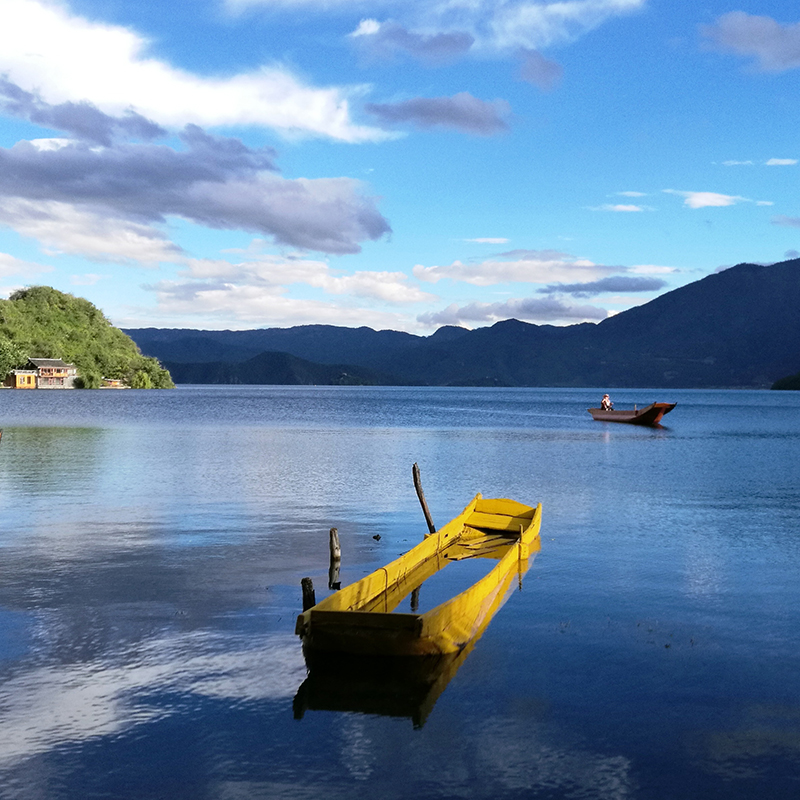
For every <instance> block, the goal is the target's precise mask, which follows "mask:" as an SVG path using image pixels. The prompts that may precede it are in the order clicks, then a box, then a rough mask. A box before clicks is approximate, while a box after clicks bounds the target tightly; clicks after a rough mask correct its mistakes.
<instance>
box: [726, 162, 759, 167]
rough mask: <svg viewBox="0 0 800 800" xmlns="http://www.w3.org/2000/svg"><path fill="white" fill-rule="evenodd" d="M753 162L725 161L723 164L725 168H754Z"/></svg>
mask: <svg viewBox="0 0 800 800" xmlns="http://www.w3.org/2000/svg"><path fill="white" fill-rule="evenodd" d="M753 163H754V162H752V161H723V162H722V164H723V166H725V167H752V166H753Z"/></svg>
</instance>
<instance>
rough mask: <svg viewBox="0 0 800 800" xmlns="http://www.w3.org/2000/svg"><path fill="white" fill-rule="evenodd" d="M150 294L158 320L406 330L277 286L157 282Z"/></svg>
mask: <svg viewBox="0 0 800 800" xmlns="http://www.w3.org/2000/svg"><path fill="white" fill-rule="evenodd" d="M144 288H145V289H148V290H150V291H152V292H154V293H155V295H156V298H157V301H158V315H159V318H160V319H165V318H173V319H179V318H181V317H190V318H192V317H197V316H198V315H199V316H200V317H202V318H204V319H217V320H220V321H222V322H224V323H225V324H230V323H231V322H235V323H242V324H246V325H254V324H256V325H275V326H284V325H286V326H292V325H313V324H328V325H350V326H361V325H368V326H370V327H373V328H376V329H378V330H380V329H384V328H390V329H392V330H406V329H407V328H409V327H412V325H411V322H410V320H408V319H406V318H405V317H402V316H400V315H399V314H395V313H390V312H385V311H381V310H379V309H375V308H372V307H370V306H364V305H358V304H343V303H341V302H336V303H334V302H328V301H324V300H308V299H297V298H292V297H289V296H287V294H286V291H285V289H283V288H282V287H273V288H272V289H268V288H266V287H264V286H247V285H238V284H234V283H226V282H224V281H217V282H213V281H209V282H205V283H198V282H194V281H190V282H185V283H181V282H174V281H162V282H159V283H157V284H154V285H152V286H146V287H144Z"/></svg>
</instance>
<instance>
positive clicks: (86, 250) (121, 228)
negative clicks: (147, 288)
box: [0, 198, 181, 266]
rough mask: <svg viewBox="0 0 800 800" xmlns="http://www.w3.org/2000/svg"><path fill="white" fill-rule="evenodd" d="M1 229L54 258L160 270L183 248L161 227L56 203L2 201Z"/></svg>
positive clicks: (19, 200)
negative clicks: (159, 266)
mask: <svg viewBox="0 0 800 800" xmlns="http://www.w3.org/2000/svg"><path fill="white" fill-rule="evenodd" d="M0 225H5V226H7V227H9V228H12V229H13V230H15V231H17V233H20V234H21V235H23V236H27V237H29V238H31V239H36V240H37V241H38V242H40V243H41V244H42V246H43V247H44V248H45V250H46V252H48V253H50V254H51V255H56V254H60V253H66V254H68V255H76V256H82V257H84V258H87V259H89V260H90V261H104V262H108V261H110V262H113V263H118V264H129V263H136V264H139V265H143V266H147V265H150V266H155V265H156V264H158V263H160V262H164V261H174V260H176V259H177V258H179V257H180V255H181V249H180V248H179V247H177V246H176V245H174V244H173V243H172V242H170V241H169V239H167V237H166V236H165V235H164V234H163V233H162V232H161V231H159V230H157V229H156V228H154V227H152V226H150V225H146V224H142V223H139V222H135V221H134V220H130V219H124V218H122V217H120V216H114V215H111V216H110V215H108V214H106V213H103V212H102V211H92V210H88V209H85V208H80V207H78V206H75V205H73V204H71V203H64V202H58V201H54V200H37V201H31V200H25V199H20V198H9V199H0Z"/></svg>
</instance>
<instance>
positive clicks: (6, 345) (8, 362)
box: [0, 333, 28, 382]
mask: <svg viewBox="0 0 800 800" xmlns="http://www.w3.org/2000/svg"><path fill="white" fill-rule="evenodd" d="M27 360H28V356H27V355H26V353H25V351H24V350H23V349H22V348H21V347H20V346H19V345H18V344H17V343H16V342H15V341H14V340H13V339H11V338H10V337H7V336H4V335H3V334H2V333H0V382H2V381H3V379H4V378H5V376H6V375H8V373H9V372H10V371H11V370H12V369H19V368H21V367H24V366H25V364H26V362H27Z"/></svg>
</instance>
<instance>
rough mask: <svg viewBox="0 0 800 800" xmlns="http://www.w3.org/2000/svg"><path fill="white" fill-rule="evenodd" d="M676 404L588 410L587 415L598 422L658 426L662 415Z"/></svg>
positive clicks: (651, 404) (652, 404)
mask: <svg viewBox="0 0 800 800" xmlns="http://www.w3.org/2000/svg"><path fill="white" fill-rule="evenodd" d="M676 405H678V404H677V403H650V405H649V406H645V407H644V408H640V409H637V408H636V407H635V406H634V408H633V410H630V409H619V410H617V409H615V408H612V409H609V410H607V411H606V410H605V409H602V408H590V409H588V411H589V413H590V414H591V415H592V418H593V419H596V420H599V421H600V422H628V423H630V424H631V425H658V423H659V422H661V418H662V417H663V416H664V414H669V412H670V411H672V409H673V408H675V406H676Z"/></svg>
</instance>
